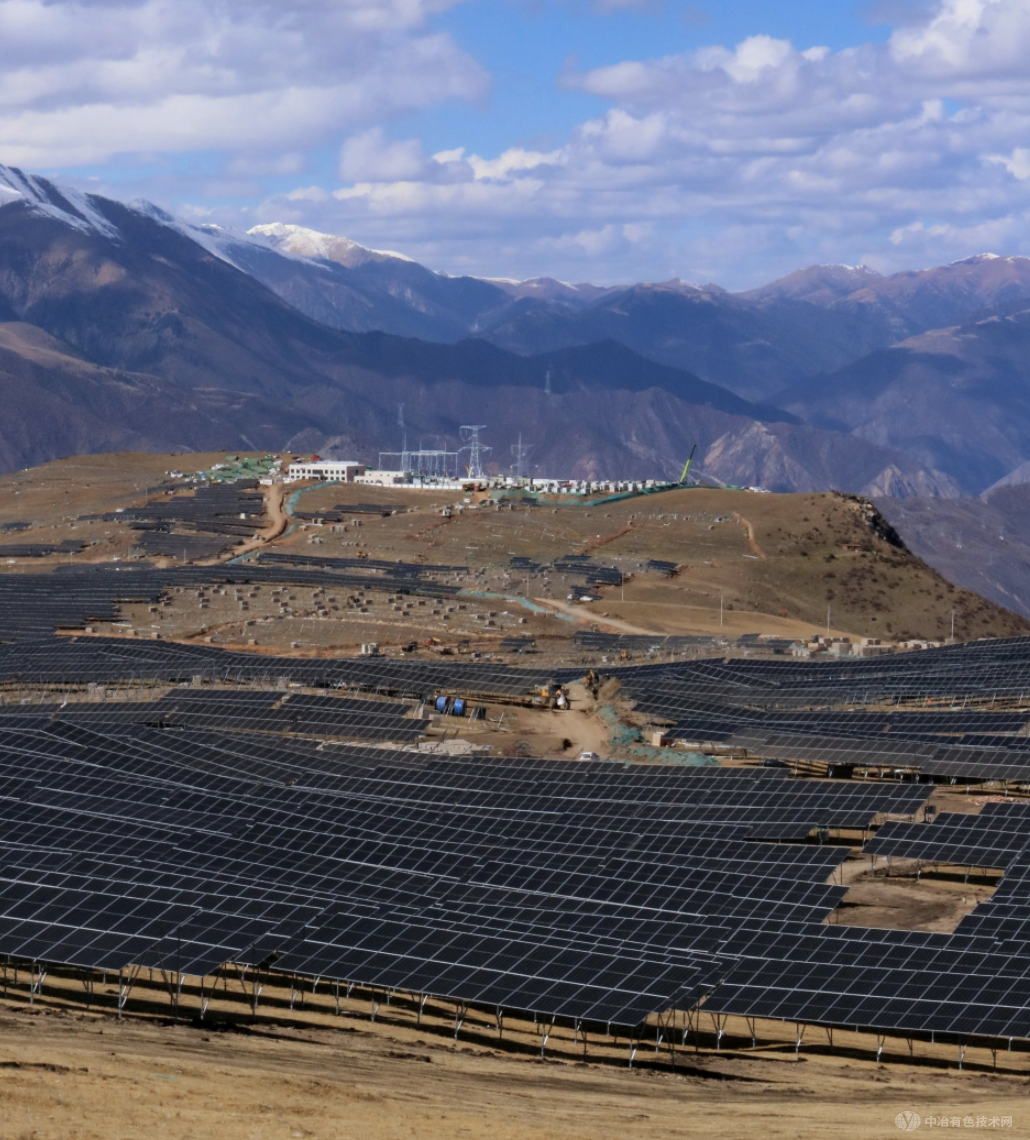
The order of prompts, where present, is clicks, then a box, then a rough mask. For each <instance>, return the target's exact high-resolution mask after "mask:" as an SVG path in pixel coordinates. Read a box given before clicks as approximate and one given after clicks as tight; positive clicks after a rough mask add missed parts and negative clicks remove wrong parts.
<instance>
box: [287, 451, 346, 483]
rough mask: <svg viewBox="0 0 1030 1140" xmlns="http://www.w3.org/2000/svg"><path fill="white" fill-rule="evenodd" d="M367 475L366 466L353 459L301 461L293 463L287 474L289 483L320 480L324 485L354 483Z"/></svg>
mask: <svg viewBox="0 0 1030 1140" xmlns="http://www.w3.org/2000/svg"><path fill="white" fill-rule="evenodd" d="M364 474H365V464H364V463H356V462H355V461H354V460H353V459H319V458H317V457H315V458H313V459H301V460H298V461H297V462H296V463H291V464H290V466H289V469H288V470H287V473H286V479H287V481H288V482H291V483H292V482H296V481H297V480H298V479H318V480H319V481H321V482H323V483H353V482H354V480H355V479H356V478H357V477H358V476H359V475H364Z"/></svg>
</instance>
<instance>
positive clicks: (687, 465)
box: [680, 443, 697, 483]
mask: <svg viewBox="0 0 1030 1140" xmlns="http://www.w3.org/2000/svg"><path fill="white" fill-rule="evenodd" d="M695 451H697V444H696V443H695V444H694V446H693V447H692V448H691V449H690V455H689V456H688V458H687V462H686V463H685V464H684V465H683V474H682V475H681V476H680V482H681V483H685V482H686V481H687V472H688V471H689V470H690V464H691V463H692V462H693V460H694V452H695Z"/></svg>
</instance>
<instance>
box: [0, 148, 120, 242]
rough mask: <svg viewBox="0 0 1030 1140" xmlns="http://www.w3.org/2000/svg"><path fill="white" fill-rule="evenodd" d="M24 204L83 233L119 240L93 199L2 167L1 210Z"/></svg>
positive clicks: (12, 167)
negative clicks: (2, 207) (17, 203)
mask: <svg viewBox="0 0 1030 1140" xmlns="http://www.w3.org/2000/svg"><path fill="white" fill-rule="evenodd" d="M15 202H22V203H24V204H25V205H26V206H28V208H29V209H30V210H32V211H33V212H35V213H37V214H46V215H47V216H48V217H52V218H55V219H56V220H57V221H60V222H63V223H64V224H65V225H67V226H71V227H72V228H73V229H76V230H80V231H82V232H83V233H98V234H101V235H102V236H103V237H108V238H117V237H118V230H117V229H116V227H115V226H113V225H112V224H111V223H110V222H109V221H108V220H107V218H105V217H104V215H103V214H102V213H101V212H100V211H99V210H98V209H97V207H96V206H95V205H94V203H93V196H92V195H90V194H83V193H82V191H81V190H74V189H72V188H71V187H70V186H61V185H58V184H57V183H55V182H51V181H50V179H49V178H41V177H39V175H36V174H25V173H23V172H22V171H21V170H19V169H18V168H17V167H14V166H3V165H0V206H8V205H11V204H13V203H15Z"/></svg>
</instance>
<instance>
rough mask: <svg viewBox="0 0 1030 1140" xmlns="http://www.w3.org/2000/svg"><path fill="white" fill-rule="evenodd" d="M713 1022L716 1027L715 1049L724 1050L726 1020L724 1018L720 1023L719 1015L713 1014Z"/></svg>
mask: <svg viewBox="0 0 1030 1140" xmlns="http://www.w3.org/2000/svg"><path fill="white" fill-rule="evenodd" d="M712 1022H713V1024H714V1025H715V1048H716V1050H720V1049H722V1039H723V1036H724V1035H725V1033H726V1018H725V1016H724V1017H723V1019H722V1021H721V1022H720V1021H719V1015H718V1014H717V1013H713V1014H712Z"/></svg>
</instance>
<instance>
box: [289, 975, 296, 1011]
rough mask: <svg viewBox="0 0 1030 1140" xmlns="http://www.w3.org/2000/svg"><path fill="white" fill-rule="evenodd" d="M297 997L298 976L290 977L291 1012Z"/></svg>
mask: <svg viewBox="0 0 1030 1140" xmlns="http://www.w3.org/2000/svg"><path fill="white" fill-rule="evenodd" d="M296 996H297V975H296V974H291V975H290V1010H291V1011H292V1010H293V1002H294V999H295V998H296Z"/></svg>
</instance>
